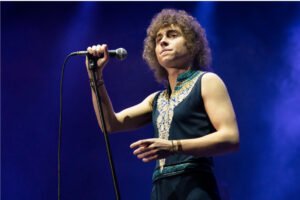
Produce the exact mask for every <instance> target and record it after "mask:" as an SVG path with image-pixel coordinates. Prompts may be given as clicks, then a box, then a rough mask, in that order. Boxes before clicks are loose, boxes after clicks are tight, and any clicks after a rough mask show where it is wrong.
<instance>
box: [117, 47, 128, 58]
mask: <svg viewBox="0 0 300 200" xmlns="http://www.w3.org/2000/svg"><path fill="white" fill-rule="evenodd" d="M126 57H127V51H126V49H124V48H118V49H116V58H117V59H119V60H124V59H125V58H126Z"/></svg>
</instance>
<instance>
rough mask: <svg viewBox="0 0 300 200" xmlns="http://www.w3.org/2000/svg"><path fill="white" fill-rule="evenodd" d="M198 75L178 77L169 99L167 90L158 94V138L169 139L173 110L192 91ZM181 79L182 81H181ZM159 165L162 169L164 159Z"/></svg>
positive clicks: (186, 74)
mask: <svg viewBox="0 0 300 200" xmlns="http://www.w3.org/2000/svg"><path fill="white" fill-rule="evenodd" d="M200 75H201V72H200V71H192V72H186V73H185V74H184V75H182V76H179V77H178V79H177V83H176V86H175V90H174V92H173V93H172V94H171V96H170V97H169V94H168V91H167V90H164V91H163V92H161V93H160V94H159V96H158V99H157V110H158V112H159V114H158V117H157V121H156V126H157V129H158V134H159V138H161V139H166V140H168V139H169V130H170V127H171V123H172V119H173V115H174V109H175V107H176V106H177V105H178V104H180V103H181V102H182V101H183V100H184V99H185V98H186V97H187V96H188V94H189V93H190V92H191V91H192V89H193V86H194V85H195V83H196V82H197V80H198V78H199V76H200ZM185 76H188V77H185ZM181 79H184V80H182V81H181ZM159 165H160V168H161V169H163V166H164V165H165V159H160V160H159Z"/></svg>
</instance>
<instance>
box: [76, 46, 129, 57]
mask: <svg viewBox="0 0 300 200" xmlns="http://www.w3.org/2000/svg"><path fill="white" fill-rule="evenodd" d="M88 54H89V53H88V51H76V52H73V53H72V55H79V56H86V55H88ZM108 55H109V57H113V58H117V59H118V60H124V59H125V58H126V57H127V51H126V49H124V48H118V49H114V50H108ZM102 57H103V55H100V56H99V58H102Z"/></svg>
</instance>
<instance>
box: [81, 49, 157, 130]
mask: <svg viewBox="0 0 300 200" xmlns="http://www.w3.org/2000/svg"><path fill="white" fill-rule="evenodd" d="M87 50H88V52H89V53H90V54H92V55H94V56H99V55H100V54H104V57H103V58H99V59H98V61H97V67H98V68H97V75H96V76H97V79H98V80H99V81H98V83H99V84H96V85H97V86H96V88H95V89H97V90H98V92H99V94H100V96H101V99H102V108H103V114H104V117H105V125H106V128H107V131H108V132H109V133H111V132H117V131H126V130H132V129H136V128H139V127H141V126H143V125H145V124H146V123H149V122H150V121H151V112H152V101H153V99H154V96H155V93H153V94H151V95H149V96H148V97H147V98H146V99H145V100H144V101H142V102H141V103H139V104H137V105H135V106H133V107H130V108H127V109H125V110H123V111H121V112H119V113H115V111H114V109H113V105H112V103H111V100H110V98H109V95H108V93H107V90H106V88H105V84H104V81H103V79H102V71H103V68H104V66H105V65H106V63H107V62H108V52H107V46H106V45H97V46H93V47H89V48H88V49H87ZM86 65H87V70H88V75H89V78H91V77H92V73H91V71H90V70H89V69H88V64H87V62H86ZM92 101H93V106H94V110H95V113H96V117H97V121H98V124H99V126H100V128H101V129H102V130H103V126H102V123H101V118H100V112H99V110H98V105H97V99H96V94H95V91H94V90H93V89H92Z"/></svg>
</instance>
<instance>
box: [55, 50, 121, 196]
mask: <svg viewBox="0 0 300 200" xmlns="http://www.w3.org/2000/svg"><path fill="white" fill-rule="evenodd" d="M76 55H79V54H78V52H72V53H70V54H69V55H68V56H67V57H66V59H65V61H64V63H63V66H62V71H61V78H60V101H59V102H60V103H59V105H60V106H59V107H60V109H59V131H58V146H57V187H58V188H57V199H58V200H61V143H62V142H61V141H62V113H63V112H62V110H63V109H62V108H63V79H64V71H65V66H66V63H67V61H68V60H69V58H71V57H72V56H76ZM126 55H127V52H126ZM118 59H120V58H118ZM122 59H124V58H122ZM89 65H90V63H89ZM93 76H94V80H95V74H94V73H93ZM96 95H97V96H99V94H98V91H97V90H96ZM98 109H99V111H100V114H101V116H102V117H101V119H102V124H103V125H104V132H103V133H104V139H105V144H106V151H107V155H108V159H109V165H110V169H111V173H112V178H113V185H114V190H115V195H116V199H117V200H119V199H120V192H119V188H118V183H117V177H116V174H115V169H114V164H113V159H112V155H111V150H110V144H109V140H108V136H107V131H106V127H105V122H104V116H103V111H102V104H101V102H99V99H98Z"/></svg>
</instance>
